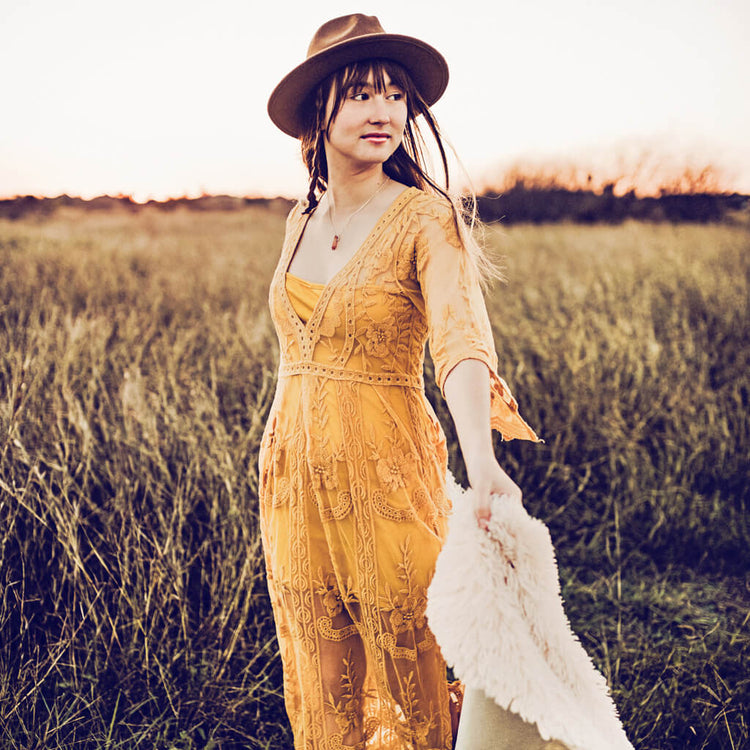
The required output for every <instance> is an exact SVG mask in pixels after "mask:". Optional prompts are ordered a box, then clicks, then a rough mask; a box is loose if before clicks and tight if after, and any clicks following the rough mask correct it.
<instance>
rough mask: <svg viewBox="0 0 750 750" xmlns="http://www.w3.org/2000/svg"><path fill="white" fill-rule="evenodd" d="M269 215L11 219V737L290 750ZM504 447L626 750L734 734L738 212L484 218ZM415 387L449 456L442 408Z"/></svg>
mask: <svg viewBox="0 0 750 750" xmlns="http://www.w3.org/2000/svg"><path fill="white" fill-rule="evenodd" d="M283 226H284V217H283V215H281V214H280V213H275V212H273V211H270V210H263V209H262V208H259V207H252V206H251V207H248V208H246V209H243V210H238V211H232V212H221V211H207V212H192V213H191V212H188V211H187V210H185V209H182V208H180V209H177V210H175V211H173V212H170V213H164V212H160V211H158V210H156V209H152V208H147V209H142V210H140V211H139V212H137V213H132V212H129V211H125V210H122V211H118V210H112V211H102V212H94V211H90V212H86V211H83V210H81V209H59V210H57V211H56V212H55V213H53V214H51V215H50V216H46V217H35V216H34V215H27V216H25V217H23V218H21V219H18V220H16V221H11V220H9V219H0V748H2V750H11V749H12V750H16V749H19V750H20V748H24V749H28V748H34V749H36V748H38V749H39V750H41V749H42V748H43V749H44V750H48V749H53V748H86V749H88V748H109V749H114V748H127V749H130V748H149V750H151V749H152V748H159V749H161V748H165V749H166V748H170V749H172V748H173V749H174V750H210V749H211V748H223V749H225V750H230V749H233V748H249V749H255V748H267V749H269V750H288V749H290V748H291V737H290V732H289V728H288V725H287V722H286V717H285V713H284V708H283V702H282V687H281V667H280V662H279V658H278V653H277V647H276V640H275V634H274V628H273V622H272V619H271V615H270V611H269V604H268V598H267V592H266V588H265V582H264V573H263V562H262V554H261V549H260V543H259V538H258V516H257V482H258V477H257V467H256V459H257V450H258V445H259V441H260V437H261V434H262V430H263V426H264V422H265V418H266V415H267V413H268V410H269V407H270V404H271V400H272V398H273V392H274V387H275V369H276V365H277V347H276V340H275V334H274V332H273V329H272V326H271V324H270V320H269V316H268V313H267V309H266V295H267V287H268V282H269V279H270V274H271V272H272V269H273V266H274V265H275V262H276V258H277V256H278V250H279V247H280V242H281V238H282V235H283ZM487 241H488V243H489V244H490V245H491V246H492V247H493V248H495V249H496V250H497V251H498V252H499V253H500V254H501V255H502V256H503V258H504V265H505V273H506V276H507V278H508V283H507V284H496V285H495V286H494V287H493V288H492V289H491V290H490V291H489V292H488V295H487V303H488V308H489V310H490V315H491V318H492V320H493V325H494V328H495V335H496V343H497V347H498V352H499V355H500V362H501V364H500V371H501V373H502V374H503V375H504V377H505V378H506V380H508V382H509V384H510V385H511V388H512V389H513V392H514V393H515V394H516V395H517V397H518V398H519V401H520V404H521V408H522V411H523V413H524V415H525V417H526V418H527V420H528V421H529V422H530V423H531V424H532V425H534V426H535V427H536V428H538V430H539V431H540V433H541V435H542V436H543V437H544V439H545V443H544V444H541V445H531V444H520V443H513V442H511V443H500V442H498V444H497V452H498V456H499V458H500V461H501V463H502V464H503V465H504V466H505V468H506V469H507V470H508V471H509V473H510V474H511V475H512V476H513V477H514V478H515V479H516V481H517V482H519V484H521V486H522V487H523V488H524V492H525V503H526V505H527V507H528V509H529V511H530V512H531V513H532V514H534V515H536V516H538V517H540V518H542V519H543V520H544V521H545V522H546V523H547V524H548V525H549V527H550V530H551V533H552V537H553V541H554V543H555V546H556V550H557V554H558V562H559V565H560V573H561V581H562V586H563V594H564V598H565V601H566V609H567V612H568V615H569V617H570V619H571V622H572V624H573V627H574V629H575V630H576V632H577V633H578V635H579V636H580V638H581V641H582V642H583V644H584V646H585V647H586V648H587V650H588V652H589V653H590V654H591V656H592V658H593V659H594V661H595V663H596V664H597V666H598V667H599V668H600V669H601V670H602V672H603V673H604V675H605V676H606V678H607V680H608V682H609V684H610V686H611V690H612V693H613V696H614V699H615V702H616V703H617V705H618V707H619V710H620V714H621V717H622V719H623V722H624V724H625V726H626V729H627V731H628V734H629V736H630V738H631V740H632V741H633V743H634V745H635V746H636V747H637V748H639V749H640V750H666V749H671V748H679V749H680V750H693V749H695V750H714V749H715V750H719V749H721V750H730V749H731V750H739V749H740V748H743V747H750V730H749V729H748V716H750V669H749V665H748V655H749V654H750V629H749V627H748V626H749V624H750V578H749V576H748V571H750V565H749V562H750V553H749V550H750V528H749V526H748V499H749V492H748V487H749V486H750V482H749V481H748V480H749V479H750V477H749V476H748V474H749V473H750V472H749V471H748V469H749V458H748V457H749V456H750V417H749V416H748V395H749V393H750V340H749V339H750V334H749V333H748V332H749V331H750V314H749V313H750V309H749V306H750V302H749V300H750V227H749V226H748V223H747V221H746V219H738V220H735V221H733V222H725V223H723V224H711V225H688V224H677V225H674V224H666V223H661V224H647V223H636V222H626V223H623V224H621V225H618V226H597V225H594V226H585V227H584V226H577V225H573V224H562V225H555V226H551V225H542V226H530V225H514V226H512V227H507V228H497V227H491V228H488V230H487ZM426 369H427V376H428V383H429V397H430V399H431V400H432V401H433V403H434V405H435V408H436V410H437V412H438V414H439V416H440V417H441V420H442V422H443V424H444V427H445V429H446V432H447V434H448V436H449V439H450V444H451V466H452V468H453V469H454V473H455V474H456V475H457V477H458V478H459V479H462V478H464V473H463V470H462V468H461V464H460V461H459V460H458V456H457V449H456V443H455V437H454V435H453V430H452V425H451V422H450V418H449V415H448V413H447V410H446V407H445V405H444V404H443V403H442V401H441V399H440V396H439V394H437V393H436V391H435V388H434V384H433V383H432V380H431V378H430V375H431V372H430V366H429V363H428V365H427V368H426Z"/></svg>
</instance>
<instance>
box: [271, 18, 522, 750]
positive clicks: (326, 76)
mask: <svg viewBox="0 0 750 750" xmlns="http://www.w3.org/2000/svg"><path fill="white" fill-rule="evenodd" d="M447 80H448V70H447V65H446V63H445V60H444V59H443V57H442V56H441V55H440V54H439V53H438V52H437V51H436V50H434V49H433V48H432V47H430V46H429V45H427V44H425V43H424V42H422V41H420V40H417V39H414V38H411V37H404V36H399V35H393V34H386V33H385V32H384V31H383V29H382V27H381V26H380V24H379V22H378V20H377V19H376V18H375V17H368V16H363V15H359V14H355V15H349V16H344V17H342V18H337V19H334V20H332V21H330V22H328V23H326V24H325V25H324V26H322V27H321V28H320V29H319V30H318V32H317V33H316V35H315V37H314V39H313V42H312V44H311V45H310V49H309V51H308V56H307V59H306V60H305V62H303V63H302V64H301V65H299V66H297V67H296V68H295V69H294V70H293V71H292V72H291V73H289V74H288V75H287V76H286V77H285V78H284V79H283V80H282V82H281V83H280V84H279V85H278V86H277V87H276V89H275V90H274V92H273V94H272V96H271V99H270V101H269V105H268V110H269V115H270V116H271V119H272V120H273V121H274V123H275V124H276V125H277V126H278V127H279V128H281V129H282V130H283V131H284V132H285V133H288V134H289V135H291V136H293V137H296V138H299V139H300V140H301V144H302V151H303V157H304V159H305V162H306V164H307V167H308V170H309V173H310V187H309V192H308V196H307V201H306V202H304V203H300V204H298V205H297V206H296V207H295V208H294V209H293V210H292V212H291V213H290V215H289V218H288V220H287V228H286V238H285V241H284V246H283V249H282V252H281V258H280V260H279V264H278V267H277V269H276V273H275V275H274V277H273V280H272V283H271V289H270V295H269V301H270V306H271V311H272V316H273V320H274V324H275V326H276V329H277V333H278V336H279V342H280V348H281V358H280V365H279V380H278V388H277V393H276V397H275V399H274V404H273V406H272V409H271V414H270V416H269V420H268V425H267V427H266V431H265V434H264V437H263V442H262V446H261V454H260V459H259V460H260V470H261V490H260V500H261V514H262V516H261V518H262V535H263V544H264V550H265V555H266V565H267V571H268V585H269V591H270V595H271V600H272V604H273V609H274V616H275V619H276V625H277V631H278V639H279V645H280V649H281V655H282V660H283V666H284V692H285V700H286V705H287V710H288V713H289V717H290V720H291V724H292V729H293V731H294V736H295V747H297V748H299V749H300V750H302V748H305V750H307V749H308V748H320V749H321V750H322V749H323V748H325V749H328V748H361V749H363V748H365V747H366V746H367V747H373V748H374V747H377V748H393V749H394V750H395V749H396V748H399V749H402V748H409V749H413V750H437V749H438V748H440V749H441V750H442V749H443V748H450V747H451V724H450V716H449V701H448V693H447V684H446V679H445V664H444V662H443V660H442V657H441V655H440V651H439V649H438V647H437V645H436V643H435V639H434V637H433V636H432V634H431V632H430V630H429V628H428V627H427V624H426V620H425V616H424V612H425V606H426V596H425V592H426V588H427V585H428V583H429V581H430V577H431V575H432V571H433V569H434V564H435V560H436V557H437V555H438V552H439V550H440V547H441V541H442V540H443V538H444V536H445V533H446V516H447V514H448V512H449V510H450V503H449V501H448V500H447V497H446V492H445V476H446V464H447V453H446V447H445V437H444V435H443V433H442V430H441V428H440V425H439V423H438V420H437V419H436V417H435V414H434V413H433V411H432V409H431V407H430V405H429V403H428V401H427V400H426V398H425V394H424V385H423V382H422V365H423V359H424V345H425V342H426V340H427V339H428V338H429V345H430V352H431V356H432V358H433V361H434V365H435V377H436V381H437V384H438V386H439V387H440V388H441V390H442V392H443V394H444V396H445V398H446V401H447V403H448V406H449V409H450V412H451V415H452V417H453V419H454V421H455V425H456V430H457V433H458V437H459V442H460V445H461V450H462V453H463V456H464V460H465V463H466V468H467V473H468V477H469V481H470V483H471V486H472V488H473V490H474V494H475V497H476V498H477V501H476V502H477V505H476V509H475V510H476V516H477V519H478V522H479V523H480V524H481V523H486V521H487V519H488V518H489V507H490V495H491V494H493V493H496V494H499V495H507V496H509V497H511V498H514V499H516V500H520V498H521V491H520V489H519V488H518V486H517V485H516V484H515V483H514V482H513V481H512V480H511V479H510V477H509V476H508V475H507V474H506V473H505V472H504V471H503V470H502V468H501V467H500V466H499V465H498V463H497V461H496V459H495V455H494V451H493V447H492V440H491V426H492V427H494V428H496V429H498V430H499V431H500V432H501V433H502V435H503V436H504V437H505V438H524V439H529V440H536V439H537V438H536V435H535V434H534V432H533V431H532V430H531V428H529V426H528V425H527V424H526V423H525V422H524V421H523V419H522V418H521V417H520V416H519V415H518V412H517V408H516V402H515V401H514V400H513V398H512V396H511V394H510V392H509V391H508V388H507V386H506V385H505V383H504V382H503V381H502V380H501V379H500V378H499V377H498V375H497V374H496V366H497V357H496V354H495V351H494V345H493V339H492V331H491V327H490V323H489V320H488V317H487V313H486V310H485V307H484V302H483V299H482V295H481V291H480V285H479V282H480V267H481V257H480V256H479V255H478V253H477V251H476V249H475V247H474V246H473V244H472V243H471V241H470V239H469V238H468V236H467V233H466V232H465V231H464V230H463V228H462V227H463V223H462V221H461V220H460V219H459V218H458V216H457V213H456V210H455V208H454V206H453V204H452V203H451V202H450V201H449V200H448V198H447V196H446V195H445V193H443V191H442V190H441V189H439V188H438V187H437V185H436V184H435V183H434V182H433V181H432V180H431V179H430V178H429V177H428V176H427V175H426V173H425V171H424V168H423V166H422V159H421V156H420V154H419V148H418V144H419V136H418V133H417V132H416V124H415V118H416V117H417V116H419V115H423V117H424V119H425V121H426V122H427V124H428V126H429V128H430V130H431V131H432V132H433V134H434V135H435V137H436V139H437V143H438V146H439V147H440V150H441V153H442V154H443V164H444V166H445V158H444V151H443V149H442V143H441V141H440V136H439V132H438V130H437V127H436V126H435V122H434V119H433V118H432V115H431V114H430V111H429V106H430V105H432V104H434V102H435V101H436V100H437V99H438V98H439V97H440V96H441V95H442V93H443V91H444V89H445V86H446V84H447ZM446 183H447V169H446Z"/></svg>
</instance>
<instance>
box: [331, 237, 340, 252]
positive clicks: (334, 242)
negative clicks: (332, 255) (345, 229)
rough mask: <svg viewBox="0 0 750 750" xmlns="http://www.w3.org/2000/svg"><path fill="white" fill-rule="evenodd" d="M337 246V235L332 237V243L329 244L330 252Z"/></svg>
mask: <svg viewBox="0 0 750 750" xmlns="http://www.w3.org/2000/svg"><path fill="white" fill-rule="evenodd" d="M338 246H339V236H338V235H337V234H334V235H333V242H332V243H331V250H335V249H336V248H337V247H338Z"/></svg>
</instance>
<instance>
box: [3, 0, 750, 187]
mask: <svg viewBox="0 0 750 750" xmlns="http://www.w3.org/2000/svg"><path fill="white" fill-rule="evenodd" d="M355 11H359V12H364V13H368V14H374V15H377V16H378V18H379V19H380V21H381V23H382V25H383V26H384V27H385V29H386V30H387V31H390V32H394V33H402V34H409V35H413V36H417V37H420V38H422V39H424V40H425V41H427V42H429V43H430V44H432V45H434V46H435V47H437V48H438V49H439V50H440V51H441V52H443V54H444V55H445V56H446V58H447V60H448V63H449V65H450V68H451V82H450V84H449V87H448V91H447V93H446V94H445V96H444V97H443V99H442V100H441V101H440V102H439V103H438V104H437V105H436V106H435V108H434V111H435V114H436V115H437V117H438V120H439V121H440V123H441V126H442V128H443V130H444V132H445V134H446V135H447V136H448V138H449V139H450V140H451V142H452V143H453V145H454V146H455V148H456V151H457V152H458V154H459V156H460V157H461V159H462V161H463V163H464V164H465V165H466V167H467V170H468V172H469V174H470V176H471V177H472V179H473V180H474V181H475V182H476V183H477V184H481V183H483V182H484V181H485V180H486V179H487V178H489V177H490V176H492V175H495V174H498V173H499V172H500V171H501V170H502V169H503V168H505V167H507V166H508V165H510V164H512V163H515V162H519V161H521V162H524V163H534V164H545V163H550V162H555V163H559V162H570V161H576V162H579V163H584V164H586V165H591V167H592V168H594V169H595V170H599V171H600V172H602V173H604V172H607V173H609V172H611V171H612V170H616V169H617V165H618V160H623V159H624V160H626V161H627V162H629V163H632V162H634V161H637V160H638V159H639V158H640V157H641V156H642V155H643V154H649V159H650V161H651V162H652V163H653V162H654V160H656V161H659V162H660V163H664V164H685V163H690V164H692V165H694V166H697V167H700V166H702V165H704V164H706V163H708V162H710V163H712V164H715V165H717V166H718V167H719V168H720V169H721V171H722V172H723V173H724V174H725V175H726V185H727V187H730V188H732V189H739V190H741V191H743V192H747V193H750V137H749V136H748V133H750V86H749V85H748V71H750V43H749V40H750V2H748V0H598V1H595V0H567V1H565V2H561V1H560V0H526V2H498V1H497V0H492V1H491V2H477V1H475V0H465V1H462V2H455V1H452V2H444V1H443V0H419V1H418V2H413V1H408V2H407V1H406V0H380V1H379V2H378V3H374V4H369V5H367V4H363V3H351V2H337V1H330V2H326V3H309V2H305V3H302V2H288V1H287V2H263V3H258V2H254V1H253V0H211V2H208V1H207V0H203V1H202V2H196V1H195V0H180V1H179V2H177V1H176V0H130V1H129V2H118V3H115V2H112V0H69V2H65V3H61V2H59V0H56V1H55V2H53V1H52V0H2V3H0V66H1V67H0V69H1V70H2V71H3V74H2V98H0V197H2V196H5V197H8V196H13V195H23V194H27V193H30V194H36V195H50V196H52V195H58V194H60V193H68V194H71V195H82V196H84V197H91V196H94V195H98V194H102V193H110V194H120V193H122V194H130V195H133V196H134V197H135V198H136V199H137V200H145V199H147V198H149V197H156V198H160V199H161V198H165V197H167V196H180V195H198V194H200V193H202V192H209V193H231V194H236V195H276V194H284V195H290V196H293V195H299V194H303V193H304V192H305V174H304V171H303V169H302V166H301V162H300V159H299V149H298V147H297V143H296V141H294V140H293V139H291V138H289V137H288V136H286V135H284V134H283V133H281V132H280V131H277V130H276V129H275V127H274V126H273V125H272V124H271V122H270V120H269V119H268V117H267V115H266V102H267V99H268V95H269V93H270V92H271V90H272V88H273V87H274V85H275V84H276V83H277V82H278V81H279V79H280V78H281V77H282V76H283V75H284V74H285V73H287V72H288V71H289V70H290V69H291V68H292V67H294V66H295V65H296V64H298V63H299V62H301V61H302V60H303V59H304V56H305V52H306V49H307V45H308V44H309V41H310V39H311V37H312V34H313V33H314V31H315V29H316V28H317V27H318V26H319V25H320V24H321V23H323V22H324V21H325V20H327V19H329V18H332V17H334V16H337V15H342V14H344V13H351V12H355Z"/></svg>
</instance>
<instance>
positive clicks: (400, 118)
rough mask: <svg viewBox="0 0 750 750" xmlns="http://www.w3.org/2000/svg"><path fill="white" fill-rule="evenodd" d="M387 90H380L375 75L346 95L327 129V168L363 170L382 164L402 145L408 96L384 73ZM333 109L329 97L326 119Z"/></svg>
mask: <svg viewBox="0 0 750 750" xmlns="http://www.w3.org/2000/svg"><path fill="white" fill-rule="evenodd" d="M384 84H385V86H384V88H383V90H382V91H377V90H376V88H377V87H376V86H375V83H374V76H373V74H372V73H370V76H369V78H368V79H367V82H366V83H364V84H362V85H358V86H355V87H353V88H351V89H349V91H348V92H347V93H346V96H345V97H344V100H343V103H342V105H341V109H339V111H338V113H337V114H336V117H335V119H334V120H333V122H332V123H331V124H330V127H329V128H328V135H327V137H326V140H325V148H326V160H327V162H328V168H329V170H330V169H331V167H332V166H334V165H335V164H339V165H341V166H348V167H350V168H351V167H354V168H361V167H363V166H367V165H369V164H376V163H379V164H383V163H384V162H385V161H386V160H387V159H389V158H390V156H391V155H392V154H393V152H394V151H395V150H396V149H397V148H398V147H399V145H400V144H401V139H402V137H403V134H404V127H405V126H406V117H407V107H406V95H405V94H404V92H403V91H402V90H401V89H400V88H399V87H398V86H396V85H395V84H394V83H392V81H391V79H390V77H389V76H388V74H387V73H385V74H384ZM332 110H333V95H332V94H331V95H330V96H329V97H328V104H327V107H326V117H325V120H324V122H328V120H329V118H330V116H331V112H332Z"/></svg>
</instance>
